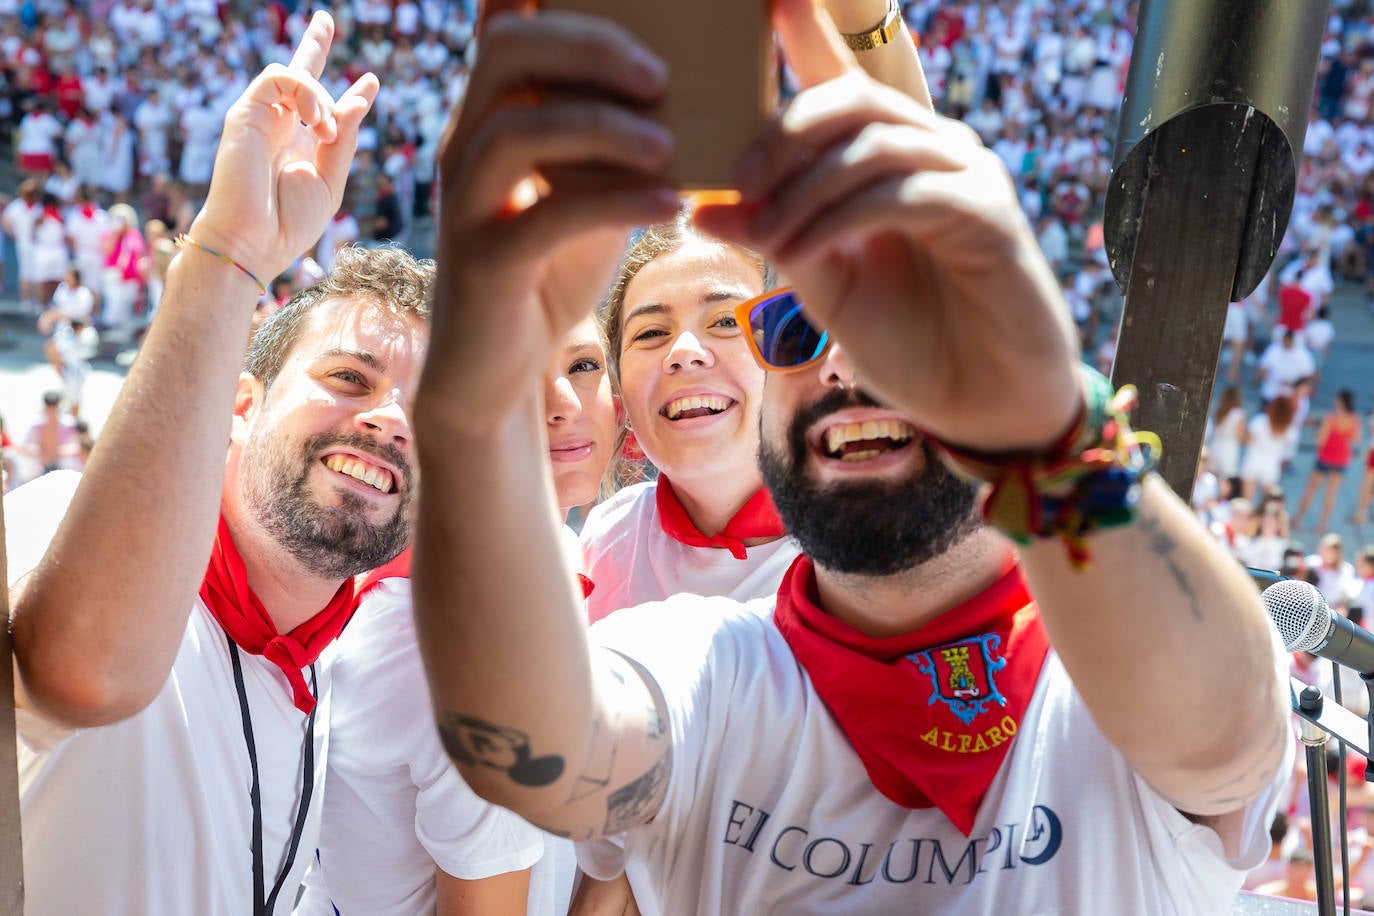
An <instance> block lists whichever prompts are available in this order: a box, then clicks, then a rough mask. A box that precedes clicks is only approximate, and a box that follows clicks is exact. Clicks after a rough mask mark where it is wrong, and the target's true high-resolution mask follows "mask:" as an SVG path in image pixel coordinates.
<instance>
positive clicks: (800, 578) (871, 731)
mask: <svg viewBox="0 0 1374 916" xmlns="http://www.w3.org/2000/svg"><path fill="white" fill-rule="evenodd" d="M816 600H817V592H816V571H815V568H814V567H813V566H812V564H811V560H810V559H809V558H808V557H805V556H801V557H798V558H797V559H796V561H794V562H793V564H792V567H791V568H790V569H789V570H788V571H787V575H786V576H784V577H783V580H782V587H781V588H779V589H778V603H777V609H776V611H775V612H774V615H773V619H774V621H775V622H776V623H777V626H778V629H779V630H780V631H781V632H782V635H783V638H785V639H786V640H787V644H788V645H789V646H790V647H791V648H792V654H793V655H795V656H796V658H797V661H798V662H799V663H800V664H801V666H802V668H803V669H804V670H805V671H806V674H807V676H808V677H809V678H810V679H811V683H812V684H814V685H815V687H816V692H817V693H818V694H820V697H821V700H822V701H824V702H825V705H826V708H827V709H829V710H830V712H831V714H832V715H833V716H834V717H835V720H836V721H837V722H838V723H839V726H840V730H841V731H843V732H844V733H845V736H846V737H847V738H848V739H849V743H850V744H851V745H853V747H854V750H855V752H856V753H858V755H859V759H860V760H862V761H863V764H864V768H865V769H866V770H867V771H868V777H869V779H871V780H872V781H873V785H874V786H875V787H876V788H877V789H878V791H879V792H882V793H883V795H885V796H887V797H888V798H889V799H891V800H892V801H893V802H896V803H897V804H899V805H901V806H902V807H904V808H929V807H931V806H932V805H933V806H935V807H938V808H939V809H940V810H941V811H943V812H944V813H945V816H946V817H948V818H949V819H950V821H951V822H953V824H954V826H955V827H957V828H959V830H960V831H961V832H962V833H963V834H964V836H968V835H969V833H970V832H971V831H972V830H973V822H974V820H975V819H976V818H977V816H978V808H979V806H980V805H981V804H982V802H983V796H984V795H986V794H987V791H988V787H989V786H990V785H991V784H992V781H993V779H994V778H995V777H996V776H997V770H998V769H999V768H1000V767H1001V765H1002V761H1003V759H1004V758H1005V757H1006V756H1007V751H1008V750H1009V749H1010V748H1011V739H1012V738H1013V737H1014V736H1015V735H1016V733H1017V732H1018V731H1019V730H1020V726H1021V717H1022V716H1023V715H1024V714H1025V712H1026V707H1027V706H1028V705H1029V704H1030V700H1031V695H1032V694H1033V693H1034V692H1035V684H1036V681H1037V680H1038V679H1039V677H1040V669H1041V667H1042V666H1043V665H1044V662H1045V656H1046V653H1047V652H1048V651H1049V646H1050V642H1049V637H1048V636H1046V635H1045V628H1044V626H1043V625H1042V624H1041V622H1040V614H1039V612H1038V610H1037V609H1036V606H1035V603H1034V602H1033V601H1032V599H1031V596H1030V593H1029V592H1028V591H1026V584H1025V581H1024V580H1023V579H1022V578H1021V570H1020V568H1019V567H1017V566H1015V565H1013V566H1011V567H1010V568H1009V569H1008V570H1007V571H1006V572H1005V573H1004V574H1003V575H1002V577H1001V578H1000V579H998V580H997V582H995V583H994V584H993V585H992V586H990V587H989V588H987V589H985V590H984V591H983V592H982V593H981V594H979V595H977V596H976V597H974V598H972V599H971V600H969V601H966V602H965V603H963V604H961V605H959V606H958V607H956V608H954V609H953V610H950V611H947V612H945V613H944V614H941V615H940V616H939V617H937V618H936V619H935V620H932V621H931V622H930V623H928V624H926V625H925V626H923V627H921V628H920V629H919V630H916V631H915V632H912V633H907V634H905V635H902V636H894V637H891V638H888V639H872V638H870V637H867V636H864V635H863V634H862V633H860V632H859V631H857V630H855V629H854V628H853V627H850V626H848V625H847V624H844V623H841V622H840V621H838V620H836V619H835V618H834V617H831V616H830V615H829V614H827V613H825V612H824V611H822V610H821V609H820V608H819V607H817V606H816Z"/></svg>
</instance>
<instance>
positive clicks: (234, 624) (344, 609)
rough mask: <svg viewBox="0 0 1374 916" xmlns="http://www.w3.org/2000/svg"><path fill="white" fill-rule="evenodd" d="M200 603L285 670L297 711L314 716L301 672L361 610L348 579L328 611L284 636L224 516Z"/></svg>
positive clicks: (246, 647) (233, 635) (232, 634)
mask: <svg viewBox="0 0 1374 916" xmlns="http://www.w3.org/2000/svg"><path fill="white" fill-rule="evenodd" d="M200 600H201V601H204V602H205V606H206V607H207V608H209V609H210V613H211V614H214V615H215V619H216V620H218V621H219V625H220V626H222V627H223V628H224V632H226V633H228V634H229V638H230V639H232V640H233V641H234V643H235V644H236V645H238V647H239V648H240V649H242V650H243V651H245V652H247V653H249V654H250V655H261V656H262V657H263V658H265V659H267V660H268V661H269V662H271V663H272V664H274V665H276V666H277V667H278V668H280V669H281V670H282V673H283V674H285V675H286V680H287V681H288V682H289V683H290V684H291V694H292V700H293V702H294V703H295V705H296V708H297V709H299V710H300V711H301V712H303V713H305V714H307V715H309V714H310V713H311V711H313V710H314V708H315V697H314V696H312V695H311V693H310V688H309V687H307V686H306V683H305V677H304V675H302V674H301V669H302V668H308V667H309V666H310V665H313V664H314V663H315V659H317V658H319V657H320V653H321V652H323V651H324V649H325V647H326V646H328V645H329V644H330V643H331V642H333V641H334V640H335V639H336V638H337V637H338V635H339V633H340V632H342V631H343V628H344V624H346V623H348V618H350V617H352V616H353V611H354V610H356V609H357V607H358V601H357V598H356V597H354V590H353V580H352V579H346V580H345V581H344V583H343V585H340V586H339V590H338V591H337V592H335V593H334V597H333V598H331V599H330V601H329V604H327V605H325V607H324V610H322V611H320V612H319V613H318V614H316V615H315V616H314V617H311V618H310V619H309V620H307V621H305V623H302V624H301V625H300V626H298V627H296V628H295V629H294V630H292V631H291V632H290V633H288V634H287V635H285V636H282V635H281V634H280V633H278V632H277V625H276V624H275V623H273V622H272V618H271V617H269V616H268V614H267V609H266V608H264V607H263V606H262V602H261V601H260V600H258V596H257V595H255V594H253V590H252V589H251V588H250V587H249V586H248V569H247V567H245V566H244V564H243V557H241V556H239V552H238V548H237V547H235V546H234V538H233V536H232V535H230V533H229V523H228V522H227V521H225V519H224V516H223V515H221V516H220V517H219V533H218V534H216V536H215V547H214V550H213V552H212V553H211V554H210V566H209V568H208V569H206V571H205V581H203V582H202V583H201V585H200Z"/></svg>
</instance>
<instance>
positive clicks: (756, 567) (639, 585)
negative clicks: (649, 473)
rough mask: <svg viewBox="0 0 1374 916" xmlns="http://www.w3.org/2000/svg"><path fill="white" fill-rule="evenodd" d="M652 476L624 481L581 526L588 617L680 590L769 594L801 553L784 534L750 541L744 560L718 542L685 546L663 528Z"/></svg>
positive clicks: (755, 595) (738, 597) (750, 595)
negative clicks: (642, 480)
mask: <svg viewBox="0 0 1374 916" xmlns="http://www.w3.org/2000/svg"><path fill="white" fill-rule="evenodd" d="M655 487H656V483H655V482H653V481H649V482H646V483H641V484H635V485H634V486H632V487H626V488H625V489H623V490H621V491H620V492H619V493H617V494H615V495H614V496H612V497H611V498H610V499H608V500H606V501H605V502H604V503H602V504H601V505H599V506H597V507H596V508H595V509H593V510H592V511H591V512H590V513H589V514H588V516H587V523H586V524H585V525H584V526H583V527H582V567H583V571H584V572H585V573H586V574H587V576H588V577H589V578H590V579H591V580H592V582H593V583H595V585H596V588H595V589H594V590H593V591H592V593H591V596H590V597H588V599H587V610H588V612H589V613H590V615H591V619H592V620H599V619H600V618H602V617H604V616H606V615H607V614H609V613H611V612H612V611H615V610H619V609H620V608H627V607H634V606H636V605H640V604H644V603H645V602H648V601H661V600H662V599H664V598H666V597H668V596H669V595H676V594H677V593H679V592H691V593H693V594H697V595H724V596H726V597H729V598H734V599H736V600H739V601H748V600H749V599H751V598H761V597H763V596H765V595H772V594H774V593H775V592H776V591H777V590H778V583H780V582H781V581H782V576H783V573H785V572H787V567H789V566H791V565H792V561H793V560H795V559H796V558H797V554H799V553H801V548H799V547H798V546H797V544H796V542H795V541H793V540H792V539H791V538H790V537H784V538H779V539H778V540H776V541H771V542H769V543H767V544H760V545H758V546H757V547H750V548H749V550H748V552H749V556H748V558H747V559H744V560H737V559H735V557H734V555H733V554H731V553H730V551H728V550H725V549H723V548H717V547H689V546H688V545H686V544H684V543H682V542H681V541H677V540H674V539H673V538H672V537H670V536H669V535H668V533H667V532H665V531H664V530H663V524H662V522H661V521H660V520H659V517H658V502H657V498H656V490H655Z"/></svg>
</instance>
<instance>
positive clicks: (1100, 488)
mask: <svg viewBox="0 0 1374 916" xmlns="http://www.w3.org/2000/svg"><path fill="white" fill-rule="evenodd" d="M1081 368H1082V378H1083V409H1082V412H1081V413H1080V414H1079V416H1078V420H1077V422H1075V424H1074V426H1073V428H1072V429H1070V430H1069V431H1068V432H1067V433H1066V434H1065V435H1064V436H1063V437H1061V438H1060V440H1059V441H1058V442H1056V443H1055V444H1054V445H1052V446H1051V447H1050V448H1048V449H1046V450H1045V451H1042V452H1003V453H989V452H978V451H974V450H972V449H964V448H959V447H958V446H953V445H949V444H948V443H944V442H939V443H936V445H937V447H938V448H939V450H940V451H941V453H942V454H943V456H944V458H945V460H946V462H947V463H948V464H949V466H950V467H951V468H952V469H953V470H954V471H955V472H956V473H958V474H959V475H960V476H962V477H965V478H967V479H969V480H973V481H976V482H981V483H984V484H987V485H988V486H987V490H986V492H985V494H984V496H983V518H984V520H986V521H987V522H988V524H990V525H992V526H993V527H995V528H997V529H998V530H1000V531H1001V532H1002V533H1003V534H1006V535H1007V536H1008V537H1010V538H1011V539H1012V540H1014V541H1016V542H1017V543H1018V544H1029V543H1031V541H1032V540H1033V539H1036V538H1042V539H1043V538H1052V537H1057V538H1059V540H1061V541H1062V542H1063V543H1064V547H1065V549H1066V550H1067V551H1068V555H1069V562H1070V563H1072V564H1073V566H1074V568H1076V569H1079V570H1082V569H1086V568H1087V567H1088V566H1089V564H1090V563H1091V560H1092V556H1091V553H1090V552H1089V550H1088V545H1087V535H1088V534H1089V533H1091V532H1093V531H1097V530H1099V529H1105V528H1116V527H1120V526H1122V525H1128V524H1130V523H1131V522H1132V521H1134V520H1135V507H1136V503H1137V502H1138V501H1139V499H1140V481H1141V480H1142V479H1143V478H1144V477H1145V475H1146V474H1148V473H1149V472H1150V471H1151V470H1153V469H1154V467H1155V464H1156V463H1157V462H1158V461H1159V454H1160V441H1159V437H1158V436H1156V435H1155V434H1154V433H1150V432H1143V431H1142V432H1136V431H1134V430H1132V429H1131V427H1130V423H1129V422H1128V415H1129V413H1130V410H1131V408H1133V407H1134V406H1135V403H1136V390H1135V388H1134V387H1133V386H1130V385H1126V386H1124V387H1122V389H1121V390H1120V391H1117V392H1115V393H1114V392H1113V391H1112V384H1111V382H1110V381H1108V380H1107V378H1105V377H1104V376H1103V375H1102V374H1101V373H1099V372H1097V371H1096V370H1094V369H1091V368H1089V367H1087V366H1082V367H1081Z"/></svg>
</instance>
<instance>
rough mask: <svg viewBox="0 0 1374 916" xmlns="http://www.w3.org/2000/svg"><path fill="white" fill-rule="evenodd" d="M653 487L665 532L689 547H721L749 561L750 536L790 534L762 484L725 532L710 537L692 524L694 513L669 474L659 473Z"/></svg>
mask: <svg viewBox="0 0 1374 916" xmlns="http://www.w3.org/2000/svg"><path fill="white" fill-rule="evenodd" d="M654 490H655V494H654V496H655V499H657V501H658V520H659V523H660V524H661V525H663V531H664V533H665V534H667V535H668V537H670V538H672V539H673V540H675V541H681V542H682V543H684V544H686V545H687V546H688V547H719V548H721V549H723V550H728V551H730V553H731V555H733V556H734V558H735V559H736V560H747V559H748V558H749V551H748V550H747V549H746V548H745V546H744V542H745V541H747V540H749V539H750V538H779V537H782V536H783V535H784V534H786V533H787V530H786V529H785V528H783V526H782V519H780V518H778V510H777V509H776V508H774V506H773V497H772V496H770V495H769V493H768V490H767V489H765V488H764V487H759V488H758V490H757V491H756V492H755V493H754V495H753V496H751V497H749V501H748V502H746V503H745V504H744V505H743V506H741V507H740V510H739V511H738V512H736V513H735V515H734V517H733V518H731V519H730V521H728V522H726V523H725V530H724V531H722V532H721V533H720V534H713V535H710V536H709V537H708V536H707V535H704V534H702V533H701V530H700V529H699V528H697V526H696V525H695V524H693V523H692V518H691V516H689V515H688V514H687V509H686V508H685V507H684V506H683V505H682V501H681V500H679V499H678V498H677V493H675V492H674V491H673V485H672V484H671V483H669V481H668V478H667V477H664V476H662V475H659V478H658V483H657V484H656V485H655V487H654Z"/></svg>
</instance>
